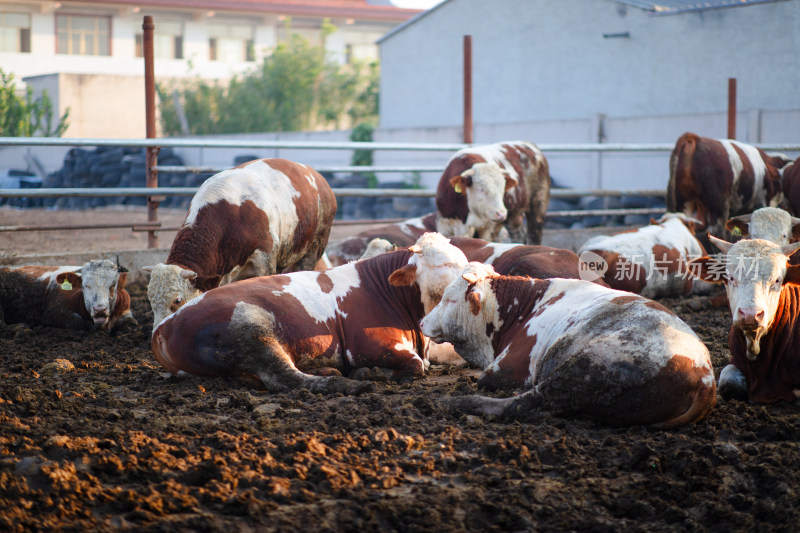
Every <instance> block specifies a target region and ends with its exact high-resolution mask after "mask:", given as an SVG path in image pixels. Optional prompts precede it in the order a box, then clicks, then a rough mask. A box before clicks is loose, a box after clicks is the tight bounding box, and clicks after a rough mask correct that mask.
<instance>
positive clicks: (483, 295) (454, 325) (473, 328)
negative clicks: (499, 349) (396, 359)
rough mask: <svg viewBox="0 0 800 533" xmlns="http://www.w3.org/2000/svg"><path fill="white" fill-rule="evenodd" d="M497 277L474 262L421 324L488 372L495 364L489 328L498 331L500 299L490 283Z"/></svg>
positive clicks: (427, 330)
mask: <svg viewBox="0 0 800 533" xmlns="http://www.w3.org/2000/svg"><path fill="white" fill-rule="evenodd" d="M493 277H497V273H496V272H495V271H494V269H493V268H492V267H491V266H489V265H484V264H482V263H477V262H471V263H469V264H468V265H467V266H466V267H465V268H464V270H463V271H462V272H461V273H460V275H459V276H458V277H456V278H455V280H453V282H452V283H450V285H448V286H447V288H446V289H445V291H444V294H443V295H442V300H441V302H440V303H439V305H437V306H436V307H435V308H434V309H433V310H432V311H430V313H428V314H427V315H426V316H425V318H423V319H422V322H421V323H420V329H421V330H422V333H423V334H424V335H426V336H428V337H430V339H431V340H433V341H435V342H439V343H441V342H450V343H452V344H453V346H454V347H455V349H456V352H458V353H459V354H460V355H461V356H462V357H463V358H464V359H466V361H467V362H468V363H470V364H472V365H474V366H476V367H478V368H486V367H487V366H488V365H489V364H491V362H492V361H494V349H493V348H492V344H491V339H490V337H489V336H488V335H487V334H486V326H487V324H493V325H494V326H495V328H497V327H499V326H500V325H501V324H500V323H499V318H498V304H497V298H496V297H495V294H494V292H493V291H492V288H491V286H490V280H491V279H492V278H493Z"/></svg>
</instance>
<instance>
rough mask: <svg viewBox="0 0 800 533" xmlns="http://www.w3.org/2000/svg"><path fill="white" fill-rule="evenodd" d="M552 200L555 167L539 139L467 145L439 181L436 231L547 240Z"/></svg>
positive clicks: (531, 241) (533, 241) (498, 238)
mask: <svg viewBox="0 0 800 533" xmlns="http://www.w3.org/2000/svg"><path fill="white" fill-rule="evenodd" d="M549 201H550V170H549V166H548V164H547V159H545V157H544V155H542V152H541V150H539V148H538V147H537V146H536V145H534V144H533V143H530V142H526V141H512V142H502V143H496V144H489V145H484V146H473V147H470V148H464V149H462V150H459V151H458V152H456V153H455V154H454V155H453V156H452V157H451V158H450V160H449V161H448V163H447V167H446V168H445V170H444V173H443V174H442V176H441V178H440V179H439V185H438V187H437V189H436V209H437V212H438V218H437V220H436V229H437V231H438V232H439V233H442V234H443V235H445V236H447V237H478V238H480V239H486V240H489V241H502V240H510V241H512V242H519V243H528V244H541V242H542V228H543V226H544V215H545V212H546V211H547V204H548V203H549ZM523 219H527V227H526V226H524V225H523Z"/></svg>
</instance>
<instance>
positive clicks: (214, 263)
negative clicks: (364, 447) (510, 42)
mask: <svg viewBox="0 0 800 533" xmlns="http://www.w3.org/2000/svg"><path fill="white" fill-rule="evenodd" d="M549 195H550V175H549V169H548V164H547V160H546V159H545V158H544V156H543V155H542V153H541V151H540V150H539V149H538V148H537V147H536V146H535V145H533V144H531V143H528V142H506V143H497V144H493V145H488V146H477V147H471V148H466V149H463V150H460V151H459V152H456V153H455V154H454V155H453V156H452V157H451V159H450V161H449V162H448V165H447V167H446V169H445V171H444V173H443V174H442V176H441V179H440V182H439V185H438V188H437V197H436V207H437V210H436V212H433V213H430V214H429V215H426V216H424V217H420V218H417V219H412V220H407V221H405V222H403V223H399V224H393V225H388V226H384V227H380V228H376V229H372V230H368V231H365V232H363V233H361V234H359V235H357V236H355V237H352V238H349V239H346V240H344V241H341V242H338V243H333V244H331V245H330V246H328V237H329V233H330V230H331V224H332V221H333V218H334V215H335V213H336V199H335V196H334V194H333V192H332V191H331V189H330V187H329V186H328V184H327V182H326V181H325V179H324V178H323V177H322V176H320V175H319V174H318V173H317V172H316V171H314V170H313V169H312V168H310V167H308V166H306V165H303V164H301V163H296V162H292V161H287V160H283V159H262V160H256V161H250V162H248V163H244V164H242V165H239V166H237V167H235V168H231V169H228V170H225V171H223V172H220V173H219V174H217V175H215V176H213V177H211V178H209V179H208V180H207V181H205V182H204V183H203V185H202V186H201V187H200V189H199V190H198V192H197V194H196V195H195V196H194V198H193V199H192V201H191V204H190V206H189V210H188V213H187V215H186V219H185V222H184V224H183V226H182V227H181V229H180V230H179V232H178V234H177V235H176V237H175V240H174V242H173V244H172V247H171V249H170V252H169V255H168V257H167V260H166V262H165V263H163V264H157V265H154V266H151V267H146V270H147V271H149V272H150V280H149V284H148V287H147V295H148V299H149V301H150V305H151V307H152V311H153V318H154V322H153V331H152V339H151V348H152V351H153V354H154V356H155V358H156V359H157V360H158V361H159V362H160V363H161V365H162V366H163V367H164V368H165V369H166V370H168V371H169V372H171V373H177V372H187V373H190V374H194V375H200V376H238V377H244V378H254V379H256V380H258V381H259V382H260V385H261V386H263V387H264V388H266V389H268V390H272V391H282V390H287V389H291V388H297V387H305V388H308V389H309V390H312V391H320V392H334V391H337V392H343V393H347V394H356V393H359V392H361V391H364V390H366V389H368V388H369V387H370V384H369V382H368V381H365V379H366V378H374V377H378V376H381V377H387V378H390V379H407V378H417V377H421V376H424V374H425V372H426V369H427V368H428V365H429V364H430V361H435V362H440V363H441V362H447V363H454V362H456V361H458V362H461V363H463V362H466V363H467V364H470V365H472V366H475V367H478V368H481V369H483V373H482V374H481V377H480V379H479V382H478V385H479V387H482V388H484V389H489V390H493V389H499V388H505V389H526V390H525V391H524V392H522V393H520V394H518V395H515V396H512V397H509V398H503V399H498V398H492V397H489V396H483V395H474V396H468V397H459V398H453V399H451V400H450V401H449V404H448V405H449V406H450V408H452V409H458V410H461V411H464V412H472V413H485V414H502V413H511V412H514V411H515V410H516V411H518V410H520V409H524V410H529V409H547V410H549V411H552V412H555V413H556V414H560V415H565V416H590V417H593V418H595V419H597V420H601V421H604V422H606V423H609V424H614V425H640V424H643V425H656V426H660V427H676V426H680V425H683V424H687V423H691V422H696V421H698V420H701V419H703V418H704V417H705V416H706V415H707V414H708V413H709V412H710V411H711V410H712V409H713V407H714V405H715V402H716V395H717V387H719V392H720V394H721V396H722V397H723V398H739V399H749V400H750V401H754V402H761V403H772V402H777V401H790V402H794V401H796V400H797V399H798V398H800V355H798V353H797V350H796V348H795V335H796V334H797V335H800V312H798V302H800V261H795V260H793V259H794V258H793V257H792V254H793V252H794V251H795V250H797V249H798V248H800V243H794V244H792V242H793V241H794V240H795V239H796V238H798V237H800V219H798V218H795V217H794V216H793V213H797V214H800V159H798V160H797V161H795V162H792V161H790V160H789V159H788V158H786V157H784V156H780V155H769V154H766V153H764V152H763V151H761V150H760V149H758V148H756V147H753V146H749V145H746V144H743V143H739V142H736V141H731V140H715V139H709V138H703V137H698V136H697V135H694V134H691V133H687V134H684V135H683V136H681V137H680V139H678V142H677V143H676V145H675V149H674V150H673V152H672V155H671V158H670V179H669V185H668V189H667V211H668V212H667V213H666V214H665V215H664V216H662V217H661V218H660V219H659V220H654V221H652V224H651V225H649V226H647V227H643V228H639V229H636V230H634V231H629V232H624V233H621V234H617V235H611V236H601V237H595V238H593V239H590V240H588V241H587V242H585V243H584V244H583V245H582V246H581V248H580V249H579V250H578V253H575V252H573V251H570V250H564V249H559V248H552V247H547V246H541V245H540V243H541V238H542V223H543V218H544V214H545V211H546V208H547V203H548V200H549ZM738 236H741V237H742V238H740V239H739V240H738V241H737V242H735V243H733V244H732V243H731V242H728V241H731V240H735V237H738ZM723 237H724V238H726V239H727V240H723ZM499 241H502V242H499ZM711 246H714V247H716V248H718V249H719V251H720V252H719V253H717V254H710V253H707V250H710V248H709V247H711ZM798 255H800V254H798ZM126 277H127V274H126V271H125V269H124V268H122V267H121V266H120V265H118V264H114V263H113V262H111V261H105V260H96V261H90V262H88V263H86V264H85V265H83V266H82V267H63V266H62V267H47V266H24V267H6V268H2V269H0V322H5V323H9V324H10V323H17V322H26V323H28V324H31V325H34V324H40V325H45V326H54V327H67V328H82V329H87V328H90V327H93V328H98V327H102V328H106V329H110V328H112V327H115V326H116V325H117V324H119V323H123V322H126V321H134V318H133V316H132V315H131V312H130V297H129V295H128V293H127V292H126V290H125V282H126ZM717 284H724V286H725V289H726V291H725V293H724V294H721V291H717V292H719V293H720V294H717V295H716V298H717V300H718V301H719V300H720V299H721V300H722V301H724V300H725V299H726V298H727V302H728V304H729V306H730V309H731V314H732V327H731V330H730V332H729V336H728V339H729V347H730V352H731V356H730V364H728V365H727V366H726V367H725V368H723V369H722V372H721V373H720V376H719V380H718V381H717V380H715V376H714V371H713V368H712V364H711V359H710V355H709V351H708V349H707V348H706V346H705V345H704V344H703V342H701V340H700V339H699V338H698V336H697V335H696V334H695V333H694V332H693V331H692V330H691V328H690V327H689V326H688V325H687V324H685V323H684V322H683V321H682V320H681V319H679V318H678V317H677V316H676V315H674V314H673V313H672V312H671V311H670V310H668V309H667V308H665V307H664V306H662V305H661V304H659V303H657V302H655V301H653V300H652V298H659V297H665V296H678V295H688V294H691V293H706V294H709V293H713V292H714V291H715V287H717V286H718V285H717ZM721 334H722V333H721Z"/></svg>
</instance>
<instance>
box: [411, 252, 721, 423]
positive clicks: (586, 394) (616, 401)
mask: <svg viewBox="0 0 800 533" xmlns="http://www.w3.org/2000/svg"><path fill="white" fill-rule="evenodd" d="M421 328H422V332H423V333H424V334H425V335H427V336H428V337H430V338H431V340H433V341H436V342H445V341H448V342H451V343H452V344H453V345H454V346H455V349H456V351H457V352H458V353H459V354H460V355H461V356H462V357H463V358H464V359H465V360H467V361H468V362H469V363H471V364H472V365H474V366H477V367H478V368H483V369H484V371H483V373H482V375H481V377H480V378H479V380H478V385H479V386H481V387H484V388H488V389H497V388H508V387H513V388H519V387H524V388H528V389H530V390H527V391H525V392H523V393H522V394H520V395H518V396H515V397H511V398H505V399H496V398H490V397H486V396H480V395H478V396H470V397H463V398H452V399H451V400H452V401H451V404H450V406H451V407H452V408H454V409H457V410H462V411H467V412H474V413H481V414H494V415H504V414H510V415H513V414H515V413H516V414H520V413H523V412H530V411H532V410H539V409H541V410H545V411H550V412H553V413H554V414H556V415H558V416H565V415H566V416H579V417H590V418H593V419H595V420H598V421H601V422H603V423H608V424H612V425H654V426H661V427H677V426H680V425H683V424H688V423H692V422H697V421H699V420H701V419H702V418H704V417H705V416H706V415H707V414H708V413H709V412H710V411H711V409H712V408H713V407H714V404H715V402H716V384H715V381H714V371H713V368H712V365H711V359H710V355H709V352H708V349H707V348H706V346H705V345H704V344H703V343H702V342H701V341H700V339H699V338H698V337H697V335H696V334H695V333H694V332H693V331H692V330H691V329H690V328H689V326H687V325H686V324H685V323H684V322H683V321H681V320H680V319H679V318H678V317H677V316H675V315H674V314H673V313H672V312H671V311H669V310H668V309H667V308H665V307H663V306H662V305H660V304H658V303H656V302H654V301H652V300H648V299H647V298H643V297H641V296H637V295H634V294H630V293H627V292H623V291H617V290H613V289H609V288H607V287H602V286H600V285H597V284H595V283H591V282H587V281H583V280H573V279H561V278H554V279H533V278H526V277H521V276H501V275H499V274H497V273H496V272H495V271H494V269H492V267H491V266H488V265H483V264H480V263H474V262H473V263H469V264H468V265H467V267H466V268H465V269H464V270H463V271H462V273H461V275H460V276H458V277H457V278H456V279H455V280H454V281H453V282H452V283H451V284H450V285H448V286H447V288H446V289H445V291H444V293H443V295H442V299H441V302H440V303H439V305H437V306H436V307H435V308H434V309H433V310H432V311H431V312H430V313H429V314H428V315H427V316H425V318H423V320H422V323H421Z"/></svg>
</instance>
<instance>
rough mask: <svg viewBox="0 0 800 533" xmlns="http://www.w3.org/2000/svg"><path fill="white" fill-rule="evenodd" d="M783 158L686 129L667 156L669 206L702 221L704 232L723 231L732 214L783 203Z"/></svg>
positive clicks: (785, 160)
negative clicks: (668, 158) (701, 135)
mask: <svg viewBox="0 0 800 533" xmlns="http://www.w3.org/2000/svg"><path fill="white" fill-rule="evenodd" d="M787 163H788V158H787V157H786V156H784V155H782V154H772V155H770V154H767V153H766V152H764V151H763V150H761V149H760V148H757V147H755V146H752V145H749V144H745V143H742V142H738V141H734V140H730V139H711V138H708V137H700V136H698V135H696V134H694V133H684V134H683V135H681V137H680V138H679V139H678V141H677V142H676V143H675V147H674V148H673V150H672V154H671V155H670V161H669V182H668V184H667V211H671V212H682V213H685V214H687V215H688V216H690V217H693V218H697V219H699V220H701V221H702V222H703V224H702V227H699V228H698V229H699V230H702V231H703V232H704V234H705V232H710V233H712V234H715V235H721V234H722V233H723V230H724V228H725V222H726V221H727V220H728V219H729V218H730V217H731V216H735V215H741V214H745V213H751V212H753V211H754V210H756V209H758V208H759V207H778V206H779V205H781V202H782V201H783V191H782V186H781V178H780V169H781V168H782V167H784V166H785V165H786V164H787ZM704 244H706V243H704Z"/></svg>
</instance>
